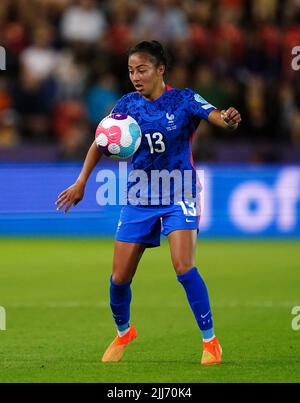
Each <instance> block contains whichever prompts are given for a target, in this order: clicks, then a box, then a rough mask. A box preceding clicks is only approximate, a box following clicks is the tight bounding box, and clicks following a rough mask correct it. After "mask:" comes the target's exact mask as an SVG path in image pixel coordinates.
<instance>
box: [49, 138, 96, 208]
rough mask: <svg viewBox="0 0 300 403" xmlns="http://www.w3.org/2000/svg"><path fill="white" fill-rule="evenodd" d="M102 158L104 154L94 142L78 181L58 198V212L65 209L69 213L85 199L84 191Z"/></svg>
mask: <svg viewBox="0 0 300 403" xmlns="http://www.w3.org/2000/svg"><path fill="white" fill-rule="evenodd" d="M101 157H102V153H101V151H100V150H99V148H98V147H97V145H96V142H95V141H94V142H93V144H92V145H91V147H90V149H89V151H88V153H87V155H86V158H85V161H84V164H83V167H82V170H81V172H80V175H79V176H78V179H77V180H76V182H75V183H73V185H71V186H70V187H68V188H67V189H65V190H64V191H63V192H61V193H60V195H59V196H58V198H57V200H56V202H55V204H56V205H57V206H58V207H57V210H58V211H59V210H61V209H63V208H64V211H65V213H67V212H68V211H69V209H70V207H71V206H72V205H74V206H76V204H78V203H79V202H80V200H82V199H83V196H84V190H85V186H86V183H87V181H88V178H89V176H90V174H91V173H92V171H93V169H94V168H95V166H96V165H97V163H98V162H99V161H100V159H101Z"/></svg>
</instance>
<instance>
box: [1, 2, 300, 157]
mask: <svg viewBox="0 0 300 403" xmlns="http://www.w3.org/2000/svg"><path fill="white" fill-rule="evenodd" d="M144 39H149V40H151V39H157V40H159V41H161V42H162V43H163V44H164V45H165V46H166V47H167V49H168V52H169V56H170V62H171V63H170V69H169V71H168V76H167V82H168V83H169V84H171V85H173V86H175V87H178V88H184V87H190V88H193V89H194V90H195V91H197V92H199V93H200V94H201V95H202V96H203V97H204V98H206V99H207V100H208V101H210V102H211V103H212V104H214V105H216V106H217V107H219V108H220V109H224V108H227V107H229V106H235V107H236V108H237V109H238V110H240V112H241V114H242V118H243V122H242V125H241V127H240V129H239V131H238V133H236V134H228V133H227V132H224V131H222V130H219V129H216V128H214V127H212V126H211V125H208V124H207V123H206V122H202V123H201V125H200V127H199V129H198V132H199V133H198V136H196V140H195V143H194V155H195V159H196V160H198V159H200V160H204V161H218V160H221V161H222V155H221V154H222V153H220V152H219V151H218V150H219V149H220V147H221V149H222V146H225V149H226V150H228V149H229V150H230V149H231V150H234V149H235V148H234V146H236V145H237V144H240V146H241V150H251V152H245V159H246V160H247V161H254V162H256V161H257V162H261V161H268V162H277V161H281V160H282V159H284V158H285V157H283V156H282V153H281V151H282V150H283V149H286V147H287V149H288V150H293V149H299V148H300V70H299V71H294V70H293V69H292V67H291V62H292V58H293V56H292V49H293V47H295V46H300V0H286V1H283V0H211V1H209V0H144V1H143V0H1V1H0V45H1V46H3V47H4V48H5V50H6V71H1V72H0V149H2V150H3V149H5V150H7V152H8V151H9V152H10V153H11V150H16V152H17V150H19V149H20V147H22V146H24V145H25V146H32V147H36V146H39V147H40V148H42V147H47V146H53V147H54V149H55V150H57V154H56V156H57V158H59V159H65V160H76V159H81V158H83V157H84V155H85V153H86V150H87V148H88V146H89V145H90V143H91V141H92V140H93V136H94V129H95V127H96V125H97V123H98V122H99V121H100V120H101V119H102V118H103V117H104V116H106V115H107V114H108V113H109V112H110V110H111V109H112V107H113V105H114V104H115V102H116V101H117V100H118V99H119V98H120V97H121V96H122V94H124V93H125V92H128V91H131V90H132V87H131V85H130V82H129V79H128V73H127V55H126V52H127V50H128V48H129V47H130V45H131V44H134V43H136V42H138V41H140V40H144ZM226 147H227V148H226ZM223 149H224V148H223ZM241 153H242V151H241ZM287 154H290V152H288V153H287Z"/></svg>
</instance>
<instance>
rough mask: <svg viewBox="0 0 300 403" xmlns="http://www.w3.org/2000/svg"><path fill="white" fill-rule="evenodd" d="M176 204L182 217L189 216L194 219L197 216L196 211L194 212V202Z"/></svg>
mask: <svg viewBox="0 0 300 403" xmlns="http://www.w3.org/2000/svg"><path fill="white" fill-rule="evenodd" d="M178 204H180V206H181V208H182V211H183V214H184V215H189V216H193V217H195V216H196V215H197V210H196V207H195V203H194V202H190V203H188V202H183V201H180V202H178Z"/></svg>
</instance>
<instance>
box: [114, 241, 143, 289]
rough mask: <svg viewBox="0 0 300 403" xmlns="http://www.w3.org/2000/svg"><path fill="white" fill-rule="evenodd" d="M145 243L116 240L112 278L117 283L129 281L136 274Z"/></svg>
mask: <svg viewBox="0 0 300 403" xmlns="http://www.w3.org/2000/svg"><path fill="white" fill-rule="evenodd" d="M145 247H146V246H145V245H144V244H142V243H131V242H122V241H115V248H114V258H113V270H112V279H113V281H114V282H115V283H117V284H123V283H128V282H129V281H130V280H131V279H132V278H133V276H134V274H135V271H136V269H137V266H138V264H139V261H140V259H141V257H142V255H143V253H144V250H145Z"/></svg>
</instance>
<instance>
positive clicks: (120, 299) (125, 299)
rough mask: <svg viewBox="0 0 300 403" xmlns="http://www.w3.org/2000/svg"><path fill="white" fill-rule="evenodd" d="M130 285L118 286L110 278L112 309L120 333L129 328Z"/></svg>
mask: <svg viewBox="0 0 300 403" xmlns="http://www.w3.org/2000/svg"><path fill="white" fill-rule="evenodd" d="M130 284H131V281H130V282H129V283H126V284H116V283H114V282H113V280H112V277H110V307H111V310H112V315H113V318H114V320H115V323H116V326H117V328H118V331H119V332H123V331H124V330H126V329H127V328H128V327H129V319H130V302H131V289H130Z"/></svg>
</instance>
